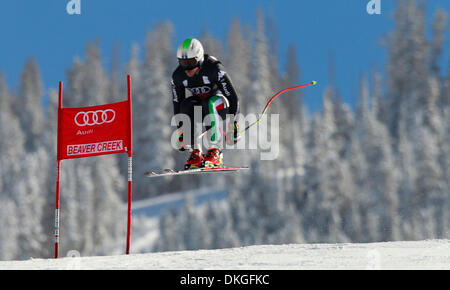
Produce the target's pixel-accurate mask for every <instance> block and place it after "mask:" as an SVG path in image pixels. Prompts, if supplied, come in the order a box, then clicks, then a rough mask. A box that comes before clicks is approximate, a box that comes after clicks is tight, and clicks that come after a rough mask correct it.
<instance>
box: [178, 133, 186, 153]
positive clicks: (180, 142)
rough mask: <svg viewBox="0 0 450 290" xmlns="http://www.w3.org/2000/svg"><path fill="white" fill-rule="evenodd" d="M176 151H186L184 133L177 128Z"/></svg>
mask: <svg viewBox="0 0 450 290" xmlns="http://www.w3.org/2000/svg"><path fill="white" fill-rule="evenodd" d="M178 145H179V148H178V151H180V152H184V151H186V145H185V144H184V135H183V131H182V130H178Z"/></svg>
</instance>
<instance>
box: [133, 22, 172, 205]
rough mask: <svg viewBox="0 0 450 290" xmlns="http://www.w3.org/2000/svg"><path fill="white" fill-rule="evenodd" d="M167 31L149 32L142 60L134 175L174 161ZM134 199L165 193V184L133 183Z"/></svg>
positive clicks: (136, 97)
mask: <svg viewBox="0 0 450 290" xmlns="http://www.w3.org/2000/svg"><path fill="white" fill-rule="evenodd" d="M169 28H170V27H168V26H165V25H160V26H157V27H155V28H154V30H152V31H149V32H148V35H147V45H146V51H145V60H144V63H143V66H142V69H141V74H140V76H139V83H138V84H136V89H135V93H134V104H133V107H134V112H135V114H134V123H133V126H134V130H135V131H136V132H138V133H137V134H134V136H133V138H134V144H135V146H134V148H135V152H134V156H135V157H136V162H135V171H136V172H146V171H149V170H158V169H163V168H172V167H173V166H174V160H173V155H172V151H173V150H174V149H173V148H172V147H171V146H170V136H171V134H172V132H173V128H172V127H171V126H170V118H171V117H172V113H169V114H168V112H172V111H173V109H172V107H171V96H170V87H169V80H170V78H169V77H168V76H167V74H166V73H167V68H166V67H165V63H164V60H165V56H166V55H165V49H167V47H166V44H167V43H168V42H169V41H168V39H170V37H171V30H169ZM134 188H135V190H134V191H135V196H136V198H137V199H139V198H144V197H149V196H152V195H157V194H162V193H163V192H166V191H167V190H168V189H169V188H170V187H168V183H167V180H158V181H152V182H149V181H148V180H145V179H138V180H136V182H135V186H134Z"/></svg>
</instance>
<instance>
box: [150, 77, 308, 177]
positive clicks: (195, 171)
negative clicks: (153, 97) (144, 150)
mask: <svg viewBox="0 0 450 290" xmlns="http://www.w3.org/2000/svg"><path fill="white" fill-rule="evenodd" d="M316 84H317V82H316V81H312V82H310V83H308V84H304V85H300V86H294V87H290V88H286V89H284V90H282V91H279V92H278V93H276V94H275V95H273V96H272V97H271V98H270V99H269V101H268V102H267V104H266V106H265V107H264V110H263V112H262V114H261V117H260V118H259V119H258V120H257V121H256V122H254V123H252V124H250V125H248V126H247V127H246V128H245V129H244V130H242V131H240V132H238V133H239V135H242V134H243V133H244V132H245V131H247V130H248V129H250V128H251V127H252V126H254V125H256V124H258V123H259V122H260V121H261V119H262V117H263V116H264V114H265V113H266V112H267V109H268V108H269V106H270V104H271V103H272V102H273V100H275V98H277V97H278V96H279V95H281V94H283V93H285V92H287V91H290V90H295V89H300V88H304V87H309V86H313V85H316ZM207 132H208V130H207V131H205V132H203V133H202V134H200V135H199V136H198V137H197V138H201V137H203V136H204V135H205V134H206V133H207ZM247 169H249V168H248V167H229V166H220V167H211V168H210V167H204V168H195V169H185V170H173V169H164V170H163V172H162V173H155V172H152V171H151V172H147V173H145V175H146V176H148V177H160V176H172V175H185V174H201V173H216V172H237V171H240V170H247Z"/></svg>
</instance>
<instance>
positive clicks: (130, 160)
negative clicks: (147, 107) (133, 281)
mask: <svg viewBox="0 0 450 290" xmlns="http://www.w3.org/2000/svg"><path fill="white" fill-rule="evenodd" d="M127 87H128V106H129V113H130V115H129V118H128V122H129V125H128V140H129V144H130V148H129V151H128V215H127V248H126V254H127V255H129V254H130V240H131V202H132V199H133V194H132V193H133V124H132V123H133V115H132V113H133V110H132V103H131V76H130V75H128V76H127Z"/></svg>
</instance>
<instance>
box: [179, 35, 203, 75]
mask: <svg viewBox="0 0 450 290" xmlns="http://www.w3.org/2000/svg"><path fill="white" fill-rule="evenodd" d="M177 58H178V62H179V64H180V66H181V67H182V68H183V69H185V70H191V69H194V68H196V67H198V66H201V65H202V63H203V60H204V58H205V57H204V50H203V46H202V44H201V43H200V41H198V40H197V39H195V38H188V39H186V40H185V41H183V43H182V44H181V45H180V46H179V47H178V50H177Z"/></svg>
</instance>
